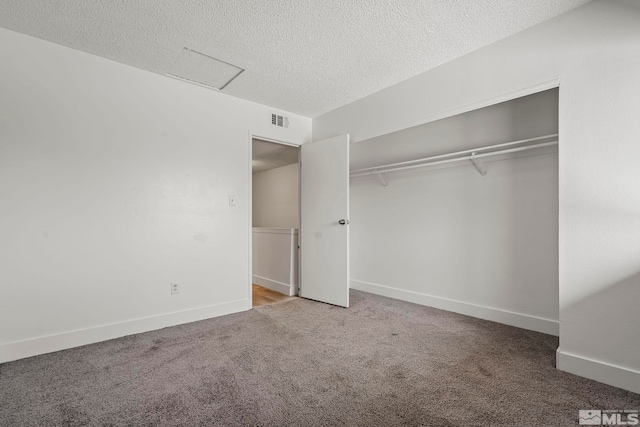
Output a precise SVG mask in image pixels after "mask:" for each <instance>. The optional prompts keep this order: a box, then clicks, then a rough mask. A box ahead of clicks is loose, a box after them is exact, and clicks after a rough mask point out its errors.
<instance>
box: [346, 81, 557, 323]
mask: <svg viewBox="0 0 640 427" xmlns="http://www.w3.org/2000/svg"><path fill="white" fill-rule="evenodd" d="M557 129H558V91H557V90H550V91H546V92H543V93H540V94H536V95H531V96H528V97H524V98H520V99H517V100H513V101H510V102H505V103H502V104H498V105H495V106H491V107H486V108H483V109H480V110H476V111H472V112H469V113H465V114H461V115H457V116H454V117H451V118H447V119H443V120H439V121H436V122H432V123H428V124H426V125H422V126H418V127H415V128H411V129H407V130H404V131H398V132H394V133H392V134H388V135H385V136H382V137H379V138H374V139H373V140H368V141H363V142H360V143H357V144H353V145H352V147H351V148H352V149H351V154H352V158H354V157H355V158H354V159H353V161H352V163H355V164H358V165H362V166H366V167H370V166H375V165H376V164H378V165H379V164H383V163H380V161H381V157H383V156H385V155H387V156H388V157H389V158H392V159H394V161H402V160H410V159H412V158H413V159H416V158H420V157H421V156H426V155H435V154H443V153H447V152H452V151H457V150H461V149H467V148H472V147H481V146H483V145H487V144H495V143H500V142H508V141H514V140H518V139H524V138H529V137H535V136H541V135H549V134H554V133H557ZM447 143H448V145H450V146H449V147H448V148H447V147H445V145H447ZM434 150H435V151H434ZM550 151H551V152H543V153H544V154H541V153H539V152H538V151H536V150H532V151H526V152H522V153H518V155H519V156H521V157H518V158H511V159H503V160H498V161H496V159H497V157H496V158H493V159H491V160H494V161H488V160H489V159H483V168H484V169H485V170H486V172H487V174H486V176H481V175H480V174H479V173H478V172H477V171H476V169H475V168H474V167H473V165H471V163H470V162H467V163H468V164H467V163H461V164H458V166H456V167H451V166H450V165H449V167H447V168H438V169H434V168H423V169H419V170H414V171H411V172H404V173H401V172H394V173H389V174H385V179H386V182H387V184H388V186H387V187H386V188H385V187H383V186H382V185H381V184H380V182H379V181H378V179H377V178H376V177H370V176H364V177H359V178H352V179H351V189H350V190H351V204H350V208H351V214H350V216H351V219H352V225H351V226H350V227H351V229H350V231H351V286H352V287H353V288H356V289H362V290H366V291H371V292H375V293H379V294H384V295H387V296H391V297H395V298H400V299H405V300H409V301H415V302H420V303H422V304H426V305H430V306H435V307H439V308H443V309H446V310H451V311H456V312H459V313H463V314H468V315H473V316H477V317H481V318H484V319H489V320H495V321H501V322H503V323H507V324H511V325H514V326H518V327H523V328H526V329H532V330H535V331H540V332H545V333H551V334H555V335H558V156H557V150H556V149H555V148H553V149H551V150H550ZM534 154H535V155H534ZM511 157H513V155H511ZM372 159H375V160H376V162H378V163H376V162H373V161H372Z"/></svg>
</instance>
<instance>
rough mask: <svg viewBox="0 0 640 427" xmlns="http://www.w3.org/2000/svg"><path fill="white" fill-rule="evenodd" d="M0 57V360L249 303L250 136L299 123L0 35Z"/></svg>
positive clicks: (273, 134) (291, 136)
mask: <svg viewBox="0 0 640 427" xmlns="http://www.w3.org/2000/svg"><path fill="white" fill-rule="evenodd" d="M0 62H1V63H2V66H1V67H0V93H1V94H2V95H1V96H0V242H1V243H0V277H1V281H2V289H3V290H2V297H1V298H0V362H2V361H7V360H12V359H17V358H20V357H25V356H29V355H33V354H38V353H43V352H48V351H53V350H57V349H61V348H68V347H72V346H75V345H81V344H86V343H89V342H94V341H99V340H103V339H109V338H113V337H116V336H122V335H126V334H131V333H134V332H140V331H144V330H150V329H155V328H160V327H164V326H169V325H175V324H179V323H184V322H188V321H193V320H199V319H202V318H207V317H212V316H215V315H220V314H225V313H229V312H234V311H239V310H245V309H249V308H250V307H251V301H250V300H249V280H250V277H249V274H248V272H249V266H248V261H249V243H248V242H249V234H248V233H249V229H250V220H251V213H250V212H249V208H248V206H249V200H248V197H249V179H250V132H253V133H254V134H256V135H259V136H263V137H267V138H271V139H276V140H283V141H287V142H291V143H304V142H306V141H308V140H309V139H310V133H311V126H310V120H309V119H306V118H302V117H299V116H295V115H292V114H288V115H289V116H290V117H291V126H290V128H289V129H287V130H282V129H278V128H275V127H272V126H271V125H270V117H271V116H270V113H271V111H272V109H271V108H268V107H265V106H261V105H258V104H255V103H250V102H246V101H243V100H240V99H236V98H232V97H228V96H226V95H224V94H221V93H217V92H214V91H210V90H207V89H204V88H201V87H198V86H194V85H190V84H187V83H183V82H180V81H177V80H173V79H170V78H166V77H162V76H158V75H156V74H152V73H148V72H145V71H141V70H138V69H135V68H132V67H128V66H125V65H121V64H118V63H114V62H111V61H108V60H105V59H101V58H98V57H95V56H92V55H88V54H85V53H81V52H78V51H74V50H71V49H68V48H65V47H62V46H58V45H54V44H51V43H47V42H44V41H41V40H38V39H34V38H30V37H27V36H24V35H20V34H17V33H14V32H10V31H7V30H0ZM230 194H232V195H234V196H235V198H236V206H234V207H231V206H229V203H228V196H229V195H230ZM171 282H177V283H178V284H179V286H180V293H179V294H178V295H173V296H172V295H170V288H169V286H170V283H171Z"/></svg>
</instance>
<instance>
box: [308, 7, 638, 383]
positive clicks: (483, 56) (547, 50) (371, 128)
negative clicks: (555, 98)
mask: <svg viewBox="0 0 640 427" xmlns="http://www.w3.org/2000/svg"><path fill="white" fill-rule="evenodd" d="M639 23H640V3H638V2H637V1H632V0H627V1H624V0H606V1H604V0H600V1H595V2H593V3H589V4H587V5H586V6H583V7H581V8H579V9H576V10H574V11H572V12H569V13H567V14H564V15H561V16H559V17H557V18H555V19H553V20H550V21H547V22H545V23H543V24H540V25H537V26H535V27H532V28H530V29H528V30H526V31H524V32H521V33H519V34H516V35H514V36H512V37H509V38H507V39H505V40H502V41H500V42H497V43H495V44H492V45H490V46H488V47H486V48H483V49H481V50H479V51H477V52H474V53H472V54H469V55H466V56H464V57H462V58H459V59H457V60H455V61H452V62H450V63H447V64H444V65H442V66H440V67H438V68H436V69H434V70H431V71H429V72H426V73H424V74H421V75H419V76H416V77H414V78H411V79H409V80H406V81H404V82H402V83H400V84H398V85H395V86H393V87H390V88H387V89H385V90H382V91H380V92H378V93H376V94H374V95H371V96H369V97H366V98H363V99H361V100H359V101H356V102H354V103H352V104H349V105H347V106H345V107H342V108H339V109H337V110H334V111H332V112H329V113H327V114H325V115H323V116H320V117H318V118H316V119H314V121H313V131H314V139H322V138H326V137H329V136H332V135H337V134H342V133H350V134H351V137H352V140H354V141H361V140H364V139H367V138H371V137H375V136H379V135H382V134H386V133H389V132H392V131H396V130H399V129H404V128H407V127H409V126H414V125H417V124H421V123H425V122H428V121H431V120H435V119H437V118H441V117H446V116H450V115H453V114H455V113H459V112H462V111H469V110H471V109H474V108H476V107H477V106H480V105H487V104H488V103H490V102H491V101H492V100H503V99H507V98H509V97H515V96H517V95H518V94H522V93H523V91H530V90H533V89H526V88H532V87H534V86H539V87H545V88H546V87H549V86H550V85H552V84H553V83H551V84H549V83H548V82H549V81H551V80H555V81H559V82H560V146H559V150H560V152H559V270H560V273H559V286H560V348H559V349H558V367H559V368H560V369H563V370H566V371H569V372H573V373H576V374H578V375H582V376H586V377H589V378H592V379H596V380H598V381H602V382H605V383H608V384H612V385H616V386H618V387H622V388H625V389H629V390H633V391H635V392H640V357H638V354H640V328H638V327H637V309H638V307H637V305H638V302H637V301H640V264H639V263H638V260H639V259H640V239H638V236H639V235H640V221H639V220H638V218H639V217H640V186H638V185H637V183H638V182H640V168H638V167H637V159H638V158H640V144H638V135H639V134H640V121H639V120H638V119H637V112H638V111H640V79H638V78H637V76H638V75H640V25H639ZM354 227H355V225H354ZM388 262H393V259H390V260H388Z"/></svg>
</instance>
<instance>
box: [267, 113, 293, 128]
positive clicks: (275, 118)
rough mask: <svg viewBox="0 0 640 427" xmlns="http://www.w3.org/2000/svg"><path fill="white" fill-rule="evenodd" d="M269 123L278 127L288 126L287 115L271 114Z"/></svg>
mask: <svg viewBox="0 0 640 427" xmlns="http://www.w3.org/2000/svg"><path fill="white" fill-rule="evenodd" d="M271 124H272V125H273V126H277V127H279V128H288V127H289V117H286V116H280V115H278V114H271Z"/></svg>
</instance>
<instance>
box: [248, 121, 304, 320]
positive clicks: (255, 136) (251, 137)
mask: <svg viewBox="0 0 640 427" xmlns="http://www.w3.org/2000/svg"><path fill="white" fill-rule="evenodd" d="M254 139H259V140H261V141H265V142H272V143H274V144H280V145H287V146H289V147H295V148H298V239H299V238H300V230H301V224H300V195H301V194H300V192H301V188H300V179H301V176H300V169H301V166H302V165H301V164H300V148H301V147H302V144H296V143H294V142H287V141H283V140H277V139H273V138H268V137H264V136H260V135H258V134H255V133H253V132H251V131H249V142H248V144H249V162H248V166H249V167H248V175H249V200H248V201H247V205H248V207H249V215H248V218H247V220H248V221H247V222H248V224H249V225H248V227H249V276H248V282H249V285H248V290H249V293H248V295H249V309H253V173H252V172H253V163H252V161H253V140H254ZM299 265H300V242H298V266H299ZM300 286H302V283H300V268H299V267H298V287H300Z"/></svg>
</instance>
